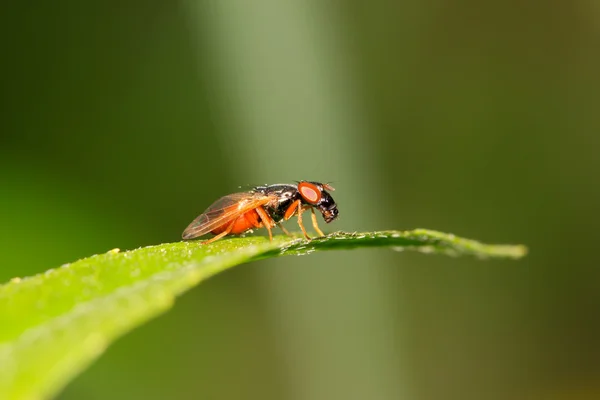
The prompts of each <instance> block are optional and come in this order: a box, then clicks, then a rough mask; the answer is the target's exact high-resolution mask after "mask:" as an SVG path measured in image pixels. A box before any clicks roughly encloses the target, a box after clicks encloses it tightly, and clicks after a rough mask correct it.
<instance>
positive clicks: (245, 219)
mask: <svg viewBox="0 0 600 400" xmlns="http://www.w3.org/2000/svg"><path fill="white" fill-rule="evenodd" d="M262 226H263V224H262V222H260V217H259V216H258V213H257V212H256V211H255V210H250V211H247V212H245V213H244V214H242V215H240V216H239V217H238V218H237V219H236V220H235V222H234V223H233V227H232V228H231V231H230V232H229V234H231V235H237V234H240V233H243V232H246V231H247V230H249V229H252V228H260V227H262ZM227 227H228V224H224V225H221V226H219V227H216V228H215V229H213V230H212V231H211V233H212V234H214V235H218V234H219V233H221V232H224V231H225V230H226V229H227Z"/></svg>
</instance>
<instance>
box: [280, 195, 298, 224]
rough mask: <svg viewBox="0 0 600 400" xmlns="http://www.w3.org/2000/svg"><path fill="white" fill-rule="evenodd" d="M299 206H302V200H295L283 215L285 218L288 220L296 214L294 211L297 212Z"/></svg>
mask: <svg viewBox="0 0 600 400" xmlns="http://www.w3.org/2000/svg"><path fill="white" fill-rule="evenodd" d="M297 208H300V200H296V201H294V202H293V203H292V205H291V206H289V207H288V209H287V210H285V214H284V215H283V219H284V220H286V221H287V220H288V219H290V218H292V215H294V213H295V212H296V209H297Z"/></svg>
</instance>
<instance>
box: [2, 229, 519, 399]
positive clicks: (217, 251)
mask: <svg viewBox="0 0 600 400" xmlns="http://www.w3.org/2000/svg"><path fill="white" fill-rule="evenodd" d="M360 247H391V248H393V249H396V250H405V249H406V250H416V251H420V252H427V253H443V254H449V255H462V254H465V255H473V256H477V257H482V258H484V257H496V258H513V259H516V258H520V257H522V256H524V255H525V253H526V248H525V247H524V246H511V245H486V244H482V243H479V242H476V241H473V240H467V239H462V238H459V237H456V236H454V235H450V234H445V233H440V232H435V231H429V230H424V229H418V230H414V231H405V232H401V231H382V232H368V233H343V232H337V233H333V234H331V235H328V236H326V237H323V238H318V239H315V240H312V241H307V240H304V239H293V238H289V237H275V238H274V240H273V242H269V241H268V240H267V239H266V238H264V237H246V238H229V239H225V240H221V241H217V242H214V243H212V244H210V245H202V244H201V243H200V242H198V241H194V242H178V243H168V244H162V245H158V246H150V247H145V248H140V249H136V250H132V251H126V252H120V251H119V250H118V249H115V250H111V251H109V252H108V253H105V254H101V255H95V256H92V257H89V258H85V259H82V260H79V261H76V262H74V263H72V264H65V265H63V266H61V267H60V268H56V269H52V270H49V271H46V272H45V273H43V274H39V275H35V276H33V277H30V278H24V279H20V278H14V279H12V280H11V281H10V282H9V283H7V284H4V285H1V286H0V399H16V400H18V399H40V398H47V397H50V396H52V395H54V394H56V393H57V392H58V391H60V390H61V389H62V388H63V387H64V386H65V385H66V384H67V383H68V382H69V381H70V380H71V379H73V377H74V376H76V375H77V374H78V373H79V372H81V371H82V370H83V369H85V367H86V366H87V365H89V364H90V363H91V362H92V361H93V360H94V359H95V358H97V357H98V356H99V355H100V354H101V353H102V352H103V351H105V350H106V348H107V347H108V345H109V344H110V343H111V342H113V341H114V340H115V339H116V338H118V337H120V336H121V335H123V334H125V333H126V332H128V331H130V330H131V329H133V328H135V327H136V326H139V325H141V324H142V323H144V322H145V321H148V320H149V319H150V318H153V317H155V316H156V315H158V314H161V313H163V312H165V311H166V310H167V309H169V308H170V307H171V306H172V305H173V302H174V299H175V296H177V295H179V294H181V293H182V292H185V291H186V290H188V289H190V288H191V287H193V286H195V285H197V284H198V283H199V282H201V281H203V280H205V279H207V278H208V277H210V276H212V275H215V274H217V273H219V272H221V271H224V270H226V269H228V268H230V267H233V266H235V265H239V264H242V263H246V262H250V261H253V260H257V259H262V258H268V257H277V256H282V255H290V254H308V253H311V252H313V251H318V250H319V251H320V250H339V249H354V248H360Z"/></svg>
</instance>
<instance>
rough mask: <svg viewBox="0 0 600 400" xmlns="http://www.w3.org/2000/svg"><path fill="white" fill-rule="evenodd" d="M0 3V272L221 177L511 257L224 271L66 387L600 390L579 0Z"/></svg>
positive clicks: (506, 393) (131, 242) (597, 23)
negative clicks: (316, 197) (520, 253)
mask: <svg viewBox="0 0 600 400" xmlns="http://www.w3.org/2000/svg"><path fill="white" fill-rule="evenodd" d="M1 18H2V23H1V24H0V33H1V35H0V37H1V39H0V41H1V42H2V47H1V48H2V63H1V67H0V68H1V69H0V71H1V77H0V80H1V82H2V90H1V94H2V115H1V118H0V135H1V136H0V138H1V139H0V185H1V186H0V218H1V221H2V223H1V226H2V229H1V230H0V243H1V244H0V246H1V249H2V262H1V266H0V282H5V281H7V280H9V279H10V278H12V277H15V276H27V275H31V274H35V273H38V272H42V271H44V270H46V269H48V268H51V267H56V266H58V265H61V264H63V263H66V262H70V261H73V260H76V259H77V258H80V257H84V256H89V255H91V254H95V253H102V252H105V251H107V250H110V249H112V248H115V247H119V248H121V249H132V248H136V247H139V246H144V245H151V244H157V243H161V242H168V241H177V240H179V238H180V234H181V231H182V230H183V229H184V228H185V226H186V225H187V224H188V223H189V222H190V221H191V220H192V219H193V218H194V217H196V215H197V214H199V213H200V212H202V211H203V210H204V208H206V206H208V205H209V204H210V203H211V202H212V201H213V200H215V199H216V198H218V197H220V196H221V195H224V194H227V193H231V192H235V191H238V190H239V189H238V186H240V185H253V184H263V183H278V182H291V181H293V180H300V179H309V180H322V181H331V182H333V185H334V186H335V187H336V189H337V191H336V192H335V193H334V195H335V196H334V197H335V199H336V201H337V202H338V205H339V208H340V212H341V214H340V218H339V220H337V221H335V222H334V223H333V224H332V225H329V226H325V225H324V224H322V225H323V226H322V228H326V230H327V231H333V230H340V229H341V230H349V231H355V230H358V231H363V230H373V229H412V228H417V227H425V228H431V229H438V230H443V231H449V232H452V233H455V234H458V235H461V236H466V237H472V238H477V239H480V240H483V241H487V242H499V243H502V242H512V243H525V244H527V245H528V246H529V247H530V249H531V254H530V255H529V256H528V257H527V258H526V259H525V260H523V261H520V262H510V261H506V262H501V261H493V262H492V261H487V262H485V261H478V260H471V259H465V258H458V259H452V258H447V257H441V256H423V255H418V254H408V253H407V254H402V253H394V252H388V251H384V250H373V251H366V250H365V251H356V252H335V253H327V254H315V255H312V256H310V257H298V258H284V259H276V260H269V261H263V262H257V263H253V264H251V265H245V266H242V267H238V268H235V269H233V270H232V271H230V272H227V273H226V274H223V275H220V276H218V277H216V278H214V279H211V280H209V281H208V282H206V283H204V284H202V285H200V287H198V288H196V289H194V290H192V291H191V292H190V293H188V294H186V295H184V296H183V297H182V298H180V299H179V301H178V302H177V304H176V306H175V308H174V309H173V310H172V311H170V312H169V313H167V314H166V315H164V316H162V317H160V318H158V319H156V320H154V321H152V322H150V323H148V324H146V325H145V326H143V327H142V328H140V329H137V330H136V331H134V332H132V333H131V334H129V335H127V336H126V337H124V338H122V339H121V340H119V341H118V342H117V343H116V344H114V345H113V346H112V347H111V348H109V350H108V352H107V353H106V354H105V355H104V356H102V357H101V358H100V360H99V361H98V362H96V363H95V364H94V365H93V366H92V367H91V368H90V369H89V370H87V371H86V372H85V373H84V374H82V375H81V376H80V377H78V378H77V379H76V380H75V381H73V382H72V383H71V384H70V385H69V386H68V387H67V388H66V390H65V391H64V392H63V393H62V394H61V395H60V396H59V398H60V399H64V400H71V399H92V400H93V399H138V398H139V399H166V398H169V399H293V400H309V399H310V400H312V399H415V400H426V399H592V398H594V399H597V398H600V319H599V315H600V272H599V271H600V268H599V267H600V262H599V261H600V252H598V250H597V249H596V246H598V239H600V235H598V233H597V232H598V227H597V226H596V225H597V223H598V222H600V219H599V218H598V217H597V208H598V204H600V190H599V185H598V173H599V172H600V157H599V155H598V153H599V149H600V147H599V146H600V137H599V135H598V133H599V132H600V73H599V71H600V53H599V49H600V6H599V5H598V3H597V2H595V1H591V0H576V1H570V2H566V1H529V2H522V1H516V0H512V1H510V0H509V1H502V2H500V1H495V2H478V1H473V0H465V1H442V0H433V1H429V2H421V1H416V0H406V1H397V2H391V1H372V2H363V1H358V0H354V1H348V2H327V1H315V0H313V1H280V0H278V1H275V0H272V1H262V0H260V1H252V2H251V1H241V0H229V1H216V0H214V1H209V0H205V1H192V0H187V1H185V0H184V1H179V2H177V1H170V2H169V1H139V0H138V1H136V0H124V1H119V2H116V1H104V2H80V1H74V0H71V1H62V2H12V3H7V4H4V5H3V6H2V13H1ZM288 227H290V228H294V229H296V227H295V226H294V224H288Z"/></svg>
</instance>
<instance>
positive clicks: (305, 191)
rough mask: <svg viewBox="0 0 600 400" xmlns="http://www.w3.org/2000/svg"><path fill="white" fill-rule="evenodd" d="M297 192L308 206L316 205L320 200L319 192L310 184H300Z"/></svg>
mask: <svg viewBox="0 0 600 400" xmlns="http://www.w3.org/2000/svg"><path fill="white" fill-rule="evenodd" d="M298 191H299V192H300V195H301V196H302V198H303V199H304V200H306V202H307V203H310V204H317V203H318V202H319V200H321V190H319V188H318V187H317V186H315V185H313V184H312V183H309V182H300V183H299V184H298Z"/></svg>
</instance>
